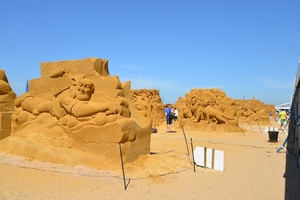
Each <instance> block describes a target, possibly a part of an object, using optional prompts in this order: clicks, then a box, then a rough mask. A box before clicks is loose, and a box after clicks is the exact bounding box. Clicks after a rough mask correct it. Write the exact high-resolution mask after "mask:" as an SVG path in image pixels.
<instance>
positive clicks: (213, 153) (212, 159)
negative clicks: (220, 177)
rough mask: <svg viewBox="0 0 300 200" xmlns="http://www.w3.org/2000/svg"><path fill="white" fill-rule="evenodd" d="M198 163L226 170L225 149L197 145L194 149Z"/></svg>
mask: <svg viewBox="0 0 300 200" xmlns="http://www.w3.org/2000/svg"><path fill="white" fill-rule="evenodd" d="M194 160H195V163H196V165H198V166H202V167H205V168H206V167H207V168H210V169H216V170H219V171H224V151H220V150H215V149H210V148H206V147H196V148H195V150H194Z"/></svg>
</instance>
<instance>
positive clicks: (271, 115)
mask: <svg viewBox="0 0 300 200" xmlns="http://www.w3.org/2000/svg"><path fill="white" fill-rule="evenodd" d="M270 120H271V121H273V120H274V119H273V112H272V111H271V110H270Z"/></svg>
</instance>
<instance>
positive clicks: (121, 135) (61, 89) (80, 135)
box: [8, 58, 151, 163]
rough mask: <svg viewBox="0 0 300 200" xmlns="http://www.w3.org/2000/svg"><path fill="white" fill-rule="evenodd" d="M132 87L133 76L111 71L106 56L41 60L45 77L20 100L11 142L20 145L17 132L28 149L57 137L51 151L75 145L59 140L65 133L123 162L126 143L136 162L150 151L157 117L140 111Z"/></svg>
mask: <svg viewBox="0 0 300 200" xmlns="http://www.w3.org/2000/svg"><path fill="white" fill-rule="evenodd" d="M130 90H131V88H130V82H126V83H121V82H120V80H119V78H118V77H117V76H110V74H109V70H108V60H105V59H96V58H87V59H82V60H72V61H60V62H48V63H41V77H40V78H37V79H33V80H30V81H29V92H27V93H24V94H22V95H21V96H19V97H18V98H17V99H16V100H15V112H14V114H13V115H12V136H11V137H10V139H8V140H10V141H9V144H10V148H11V149H12V150H15V152H16V151H17V149H16V148H17V145H16V144H15V145H14V143H16V141H17V140H16V138H18V140H20V139H21V140H26V141H28V143H26V144H24V145H25V146H26V145H27V146H28V149H34V148H38V147H35V144H39V143H41V142H42V143H44V144H45V143H46V142H45V141H52V142H48V143H46V145H47V146H49V149H48V150H47V151H51V148H52V146H53V145H55V147H59V148H62V149H63V148H70V146H68V147H66V146H65V143H62V142H61V143H59V141H62V140H61V139H62V138H65V139H68V140H69V141H72V142H74V144H75V146H76V148H77V150H78V149H82V150H83V151H87V152H92V153H95V154H98V155H103V156H105V157H106V158H109V159H111V160H113V161H116V162H119V161H120V152H119V149H118V148H117V147H118V145H119V144H122V146H123V148H122V149H123V160H124V162H125V163H126V162H131V161H133V160H135V159H136V158H137V157H138V156H139V155H141V154H147V153H149V152H150V136H151V119H150V118H141V117H140V115H139V113H138V112H137V111H136V109H135V107H134V106H133V105H132V103H131V92H130ZM29 142H30V143H29ZM37 146H38V145H37ZM58 151H59V150H58ZM19 152H21V151H19ZM34 152H35V153H33V155H32V156H33V157H39V154H38V150H37V151H34ZM52 157H55V155H53V156H52ZM53 159H54V160H55V158H53Z"/></svg>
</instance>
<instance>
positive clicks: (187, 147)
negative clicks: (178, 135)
mask: <svg viewBox="0 0 300 200" xmlns="http://www.w3.org/2000/svg"><path fill="white" fill-rule="evenodd" d="M181 128H182V132H183V136H184V140H185V145H186V150H187V154H188V155H190V152H189V146H188V144H187V141H186V136H185V132H184V128H183V126H182V125H181Z"/></svg>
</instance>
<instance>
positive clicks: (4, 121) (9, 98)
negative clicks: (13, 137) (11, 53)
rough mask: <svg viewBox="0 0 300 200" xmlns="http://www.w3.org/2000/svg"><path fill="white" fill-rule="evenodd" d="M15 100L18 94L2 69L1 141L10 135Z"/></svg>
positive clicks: (0, 82)
mask: <svg viewBox="0 0 300 200" xmlns="http://www.w3.org/2000/svg"><path fill="white" fill-rule="evenodd" d="M15 99H16V94H15V93H14V92H13V91H12V89H11V87H10V85H9V82H8V80H7V77H6V74H5V71H4V70H2V69H0V139H3V138H5V137H7V136H9V135H10V132H11V115H12V113H13V110H14V100H15Z"/></svg>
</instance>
